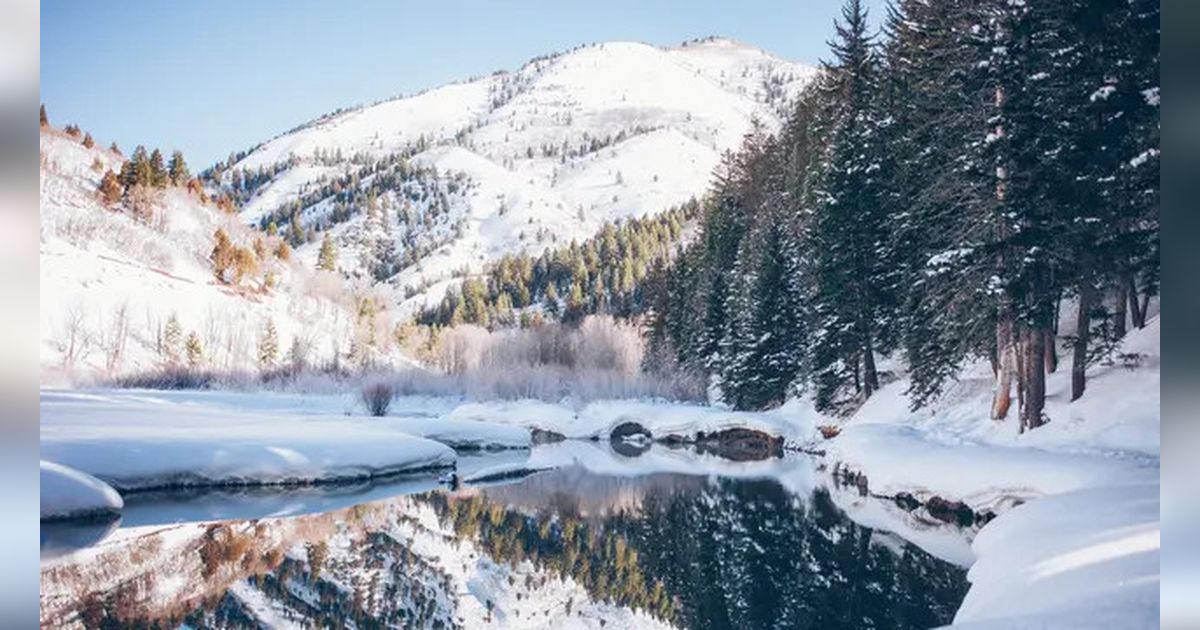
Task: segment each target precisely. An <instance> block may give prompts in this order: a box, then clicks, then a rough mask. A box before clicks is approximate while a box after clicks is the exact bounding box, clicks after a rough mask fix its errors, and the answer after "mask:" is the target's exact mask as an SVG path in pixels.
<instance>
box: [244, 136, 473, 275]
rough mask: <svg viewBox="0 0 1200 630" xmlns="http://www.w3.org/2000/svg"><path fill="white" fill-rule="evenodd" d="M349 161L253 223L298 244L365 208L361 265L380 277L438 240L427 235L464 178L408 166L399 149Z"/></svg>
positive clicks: (443, 215) (445, 212) (453, 228)
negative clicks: (350, 166)
mask: <svg viewBox="0 0 1200 630" xmlns="http://www.w3.org/2000/svg"><path fill="white" fill-rule="evenodd" d="M333 159H338V158H333ZM350 163H351V164H353V165H357V167H356V168H354V169H353V170H351V171H350V172H347V173H345V174H344V175H341V176H339V177H336V178H333V179H330V180H325V181H323V182H321V183H320V184H317V185H314V186H310V187H309V188H307V189H306V190H305V191H304V192H303V193H302V194H300V195H299V196H297V197H296V198H294V199H290V200H288V201H287V202H285V203H284V204H282V205H280V206H279V207H278V208H276V209H275V210H273V211H271V212H268V213H265V214H264V215H263V216H262V218H261V219H260V220H259V227H260V228H261V229H263V230H265V231H267V232H268V233H270V234H275V233H276V232H278V233H279V234H281V235H282V236H284V237H285V238H286V239H287V240H288V242H289V243H291V245H292V246H293V247H298V246H300V245H303V244H304V243H310V242H315V241H316V240H318V238H320V234H321V233H322V232H324V231H326V230H328V229H329V228H331V227H333V226H334V225H337V224H339V223H343V222H346V221H348V220H349V219H350V218H352V217H354V216H357V215H359V214H360V213H365V214H366V215H367V226H366V229H365V230H364V231H363V233H362V234H359V235H358V236H359V238H361V239H367V240H369V241H370V242H369V243H366V244H365V246H366V249H365V250H364V251H366V252H367V256H368V260H367V261H366V262H365V264H364V265H363V267H364V268H365V269H366V271H367V273H368V274H369V275H370V276H372V277H374V278H375V279H376V280H381V281H382V280H385V279H387V278H389V277H391V276H392V275H394V274H395V273H396V272H397V271H399V270H400V269H403V268H404V267H407V266H409V265H411V264H414V263H416V262H417V261H418V260H420V259H421V258H422V257H424V256H425V255H427V254H429V252H431V251H432V250H433V249H435V248H436V247H437V246H438V245H440V241H437V240H436V239H433V238H432V237H431V235H432V228H434V227H435V226H438V225H439V224H444V223H446V222H447V221H448V217H449V214H450V197H452V196H454V195H457V194H460V193H462V192H464V191H465V190H466V189H467V187H468V186H470V182H469V180H467V178H466V177H465V176H464V175H462V174H455V175H449V174H439V173H438V172H437V170H436V169H433V168H429V167H424V166H417V165H413V164H411V163H410V162H409V161H408V159H407V157H405V155H404V154H402V153H396V154H389V155H386V156H383V157H381V158H379V159H375V160H372V161H369V162H363V161H362V160H359V159H354V158H352V159H351V161H350ZM240 172H241V171H240V170H234V171H233V173H234V174H235V177H234V179H233V181H238V179H237V178H236V174H237V173H240ZM268 172H269V171H268ZM241 181H243V182H244V181H246V179H245V177H244V176H243V177H242V178H241ZM317 204H322V205H321V211H320V212H318V213H315V214H314V216H312V217H310V218H309V219H308V220H305V217H304V216H302V215H303V213H304V211H305V209H308V208H312V207H313V206H315V205H317ZM447 229H448V231H449V232H448V233H449V234H454V233H456V232H457V231H458V230H461V225H449V226H448V228H447ZM397 239H398V240H397ZM397 245H399V247H397ZM399 252H402V253H399Z"/></svg>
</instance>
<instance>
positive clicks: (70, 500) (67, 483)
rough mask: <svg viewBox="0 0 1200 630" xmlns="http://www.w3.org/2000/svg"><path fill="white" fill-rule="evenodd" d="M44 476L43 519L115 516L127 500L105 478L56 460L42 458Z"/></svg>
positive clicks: (42, 484)
mask: <svg viewBox="0 0 1200 630" xmlns="http://www.w3.org/2000/svg"><path fill="white" fill-rule="evenodd" d="M40 479H41V482H40V483H41V497H42V500H41V502H42V506H41V517H42V518H43V519H53V518H84V517H103V516H111V515H115V514H117V513H119V512H120V511H121V508H122V507H123V506H124V504H125V502H124V501H122V500H121V495H120V494H117V491H116V490H113V489H112V487H110V486H109V485H108V484H106V483H104V482H103V481H100V480H99V479H96V478H95V477H93V476H91V475H89V474H87V473H82V472H79V471H78V470H74V469H72V468H68V467H66V466H63V465H60V464H56V463H54V462H48V461H46V460H42V462H41V478H40Z"/></svg>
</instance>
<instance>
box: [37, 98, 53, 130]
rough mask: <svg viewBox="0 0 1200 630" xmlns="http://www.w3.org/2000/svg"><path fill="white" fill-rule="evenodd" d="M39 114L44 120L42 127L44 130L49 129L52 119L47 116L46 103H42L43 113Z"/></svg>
mask: <svg viewBox="0 0 1200 630" xmlns="http://www.w3.org/2000/svg"><path fill="white" fill-rule="evenodd" d="M39 114H40V115H41V116H40V117H41V119H42V122H41V126H42V127H43V128H45V127H49V126H50V118H49V117H48V116H46V104H45V103H42V107H41V111H40V112H39Z"/></svg>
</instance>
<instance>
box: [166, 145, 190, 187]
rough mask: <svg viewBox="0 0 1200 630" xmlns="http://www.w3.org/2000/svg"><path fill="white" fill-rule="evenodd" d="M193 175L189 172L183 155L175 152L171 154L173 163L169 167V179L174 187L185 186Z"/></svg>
mask: <svg viewBox="0 0 1200 630" xmlns="http://www.w3.org/2000/svg"><path fill="white" fill-rule="evenodd" d="M191 177H192V175H191V173H189V172H188V167H187V162H184V160H183V153H182V152H181V151H175V152H173V153H172V154H171V163H170V165H169V166H168V167H167V179H168V180H169V181H170V183H171V185H172V186H183V185H184V184H186V183H187V181H188V180H189V179H191Z"/></svg>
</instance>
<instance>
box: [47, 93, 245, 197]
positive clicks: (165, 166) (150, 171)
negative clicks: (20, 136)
mask: <svg viewBox="0 0 1200 630" xmlns="http://www.w3.org/2000/svg"><path fill="white" fill-rule="evenodd" d="M39 118H40V126H41V128H43V129H48V128H50V118H49V116H48V115H47V114H46V105H45V104H42V106H41V108H40V110H39ZM63 133H66V134H67V136H69V137H71V138H75V139H77V140H79V141H80V144H82V145H83V146H85V147H87V148H89V149H91V148H94V147H95V146H96V140H95V139H94V138H92V134H91V133H87V132H85V131H83V130H82V129H80V128H79V125H75V124H67V125H66V126H64V127H63ZM109 151H110V152H111V153H112V154H114V155H117V156H120V155H122V154H121V151H120V149H118V148H117V143H116V142H113V143H112V145H110V146H109ZM92 168H93V170H95V171H97V172H98V171H100V170H101V169H103V168H104V165H103V162H102V161H101V160H100V158H99V157H97V158H96V159H95V161H93V162H92ZM171 186H179V187H184V186H186V187H188V189H189V190H190V191H192V192H195V193H198V194H200V193H202V191H201V190H200V185H199V182H198V181H193V178H192V174H191V171H189V170H188V165H187V160H185V159H184V157H183V152H182V151H178V150H176V151H173V152H172V153H171V159H170V160H169V161H168V160H167V159H165V158H164V157H163V152H162V151H161V150H159V149H154V150H152V151H147V150H146V147H145V146H143V145H140V144H139V145H138V146H137V147H136V148H135V149H134V150H133V153H132V154H131V155H130V156H129V159H127V160H125V161H124V162H123V163H122V164H121V169H120V172H114V171H113V170H112V169H105V172H104V174H103V175H102V176H101V178H100V186H99V190H98V193H99V195H100V200H101V201H102V202H103V203H104V204H105V205H108V206H112V205H115V204H117V203H121V202H125V203H128V204H129V205H130V206H131V207H133V209H134V210H135V211H138V210H139V209H143V210H144V209H145V208H144V206H146V205H147V203H148V201H149V200H147V199H145V197H146V195H145V193H149V192H152V191H155V190H163V189H166V188H168V187H171ZM202 198H203V199H204V201H206V202H207V201H208V198H207V196H203V195H202ZM218 206H221V207H223V208H224V209H226V210H228V209H230V208H229V207H228V205H227V203H225V202H223V201H222V200H218Z"/></svg>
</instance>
